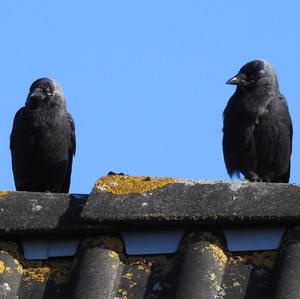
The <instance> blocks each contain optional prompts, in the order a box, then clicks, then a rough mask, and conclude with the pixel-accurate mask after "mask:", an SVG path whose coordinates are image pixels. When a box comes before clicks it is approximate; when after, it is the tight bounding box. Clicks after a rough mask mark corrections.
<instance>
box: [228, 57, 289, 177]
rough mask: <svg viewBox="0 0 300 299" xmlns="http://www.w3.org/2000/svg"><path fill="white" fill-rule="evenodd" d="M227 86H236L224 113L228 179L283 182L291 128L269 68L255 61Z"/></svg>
mask: <svg viewBox="0 0 300 299" xmlns="http://www.w3.org/2000/svg"><path fill="white" fill-rule="evenodd" d="M227 83H228V84H235V85H237V89H236V91H235V93H234V94H233V95H232V97H231V98H230V99H229V102H228V103H227V106H226V108H225V110H224V114H223V116H224V126H223V154H224V160H225V164H226V168H227V172H228V174H229V175H230V176H232V175H233V174H235V173H236V174H237V175H239V173H242V174H243V175H244V177H245V178H246V179H248V180H250V181H263V182H284V183H287V182H288V181H289V177H290V157H291V152H292V137H293V128H292V121H291V117H290V114H289V111H288V106H287V102H286V100H285V98H284V97H283V96H282V95H281V94H280V91H279V87H278V81H277V77H276V74H275V72H274V71H273V69H272V66H271V65H270V64H269V63H267V62H266V61H263V60H254V61H251V62H249V63H247V64H246V65H245V66H243V67H242V68H241V70H240V72H239V73H238V74H237V75H236V76H235V77H234V78H232V79H230V80H229V81H227Z"/></svg>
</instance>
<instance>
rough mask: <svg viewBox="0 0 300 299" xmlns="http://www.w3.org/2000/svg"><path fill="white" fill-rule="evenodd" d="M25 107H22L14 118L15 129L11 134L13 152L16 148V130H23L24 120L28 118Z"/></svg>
mask: <svg viewBox="0 0 300 299" xmlns="http://www.w3.org/2000/svg"><path fill="white" fill-rule="evenodd" d="M25 109H26V108H25V107H22V108H21V109H19V110H18V111H17V113H16V115H15V117H14V122H13V128H12V131H11V134H10V146H9V148H10V150H11V151H12V150H13V149H14V148H15V146H16V133H15V132H16V130H17V131H19V129H20V128H22V126H23V125H22V124H23V121H22V120H23V119H24V118H25V117H26V113H25Z"/></svg>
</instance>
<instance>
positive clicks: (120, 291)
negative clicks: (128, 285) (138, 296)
mask: <svg viewBox="0 0 300 299" xmlns="http://www.w3.org/2000/svg"><path fill="white" fill-rule="evenodd" d="M118 294H119V296H121V297H119V298H120V299H127V298H128V292H127V291H126V290H124V289H118Z"/></svg>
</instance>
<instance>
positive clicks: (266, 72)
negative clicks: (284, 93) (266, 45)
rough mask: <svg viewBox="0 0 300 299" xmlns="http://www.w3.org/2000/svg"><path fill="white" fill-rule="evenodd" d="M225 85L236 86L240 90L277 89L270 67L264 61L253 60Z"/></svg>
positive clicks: (274, 74)
mask: <svg viewBox="0 0 300 299" xmlns="http://www.w3.org/2000/svg"><path fill="white" fill-rule="evenodd" d="M226 84H232V85H237V88H241V89H247V90H251V89H256V88H264V89H272V90H274V88H275V89H278V81H277V77H276V73H275V72H274V70H273V68H272V65H271V64H270V63H268V62H267V61H265V60H253V61H250V62H248V63H247V64H245V65H244V66H243V67H242V68H241V69H240V71H239V72H238V74H237V75H235V76H234V77H232V78H230V79H229V80H228V81H227V82H226Z"/></svg>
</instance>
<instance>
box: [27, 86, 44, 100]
mask: <svg viewBox="0 0 300 299" xmlns="http://www.w3.org/2000/svg"><path fill="white" fill-rule="evenodd" d="M30 98H40V99H43V98H44V93H43V91H42V90H41V89H40V88H36V89H35V90H33V92H32V93H30Z"/></svg>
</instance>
